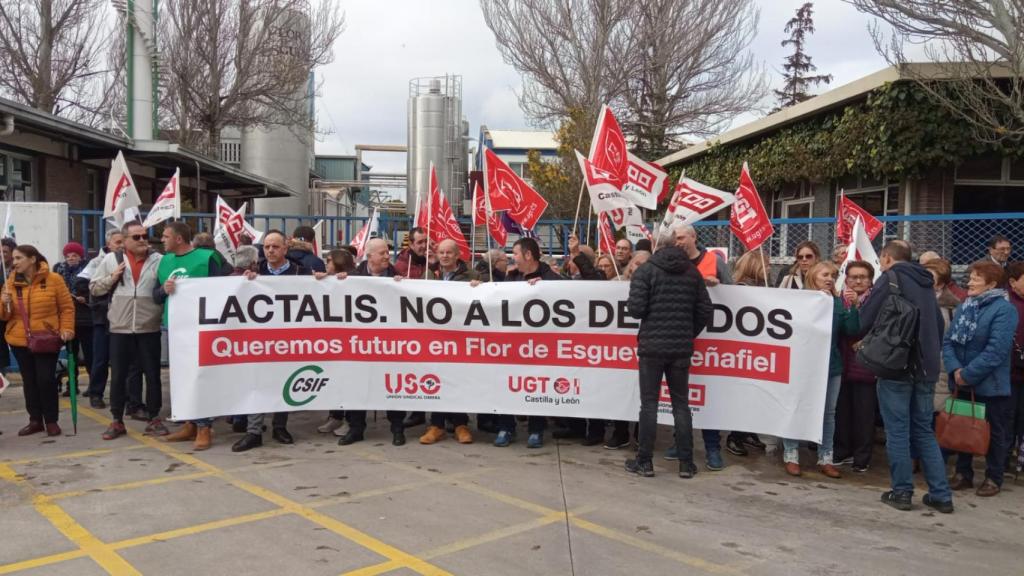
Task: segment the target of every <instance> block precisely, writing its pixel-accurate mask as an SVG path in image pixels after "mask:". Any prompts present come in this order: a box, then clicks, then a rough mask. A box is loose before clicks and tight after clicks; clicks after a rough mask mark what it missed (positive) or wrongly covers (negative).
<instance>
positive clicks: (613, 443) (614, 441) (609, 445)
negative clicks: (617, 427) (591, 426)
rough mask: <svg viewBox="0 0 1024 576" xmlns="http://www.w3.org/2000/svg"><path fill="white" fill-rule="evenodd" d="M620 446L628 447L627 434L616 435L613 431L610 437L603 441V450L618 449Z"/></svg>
mask: <svg viewBox="0 0 1024 576" xmlns="http://www.w3.org/2000/svg"><path fill="white" fill-rule="evenodd" d="M622 448H629V434H623V435H621V436H620V435H618V434H615V433H614V432H613V433H612V437H611V438H609V439H608V441H607V442H605V443H604V449H605V450H619V449H622Z"/></svg>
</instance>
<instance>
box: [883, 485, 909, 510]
mask: <svg viewBox="0 0 1024 576" xmlns="http://www.w3.org/2000/svg"><path fill="white" fill-rule="evenodd" d="M882 502H884V503H886V504H888V505H889V506H892V507H893V508H895V509H897V510H902V511H904V512H906V511H908V510H910V509H911V508H913V507H914V505H913V504H912V503H911V499H910V492H896V491H894V490H890V491H888V492H884V493H882Z"/></svg>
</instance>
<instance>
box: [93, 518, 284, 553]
mask: <svg viewBox="0 0 1024 576" xmlns="http://www.w3.org/2000/svg"><path fill="white" fill-rule="evenodd" d="M289 513H290V512H289V511H288V510H285V509H284V508H275V509H273V510H267V511H264V512H256V513H254V514H245V515H244V516H235V517H233V518H225V519H223V520H214V521H213V522H204V523H203V524H193V525H191V526H185V527H184V528H176V529H174V530H167V531H164V532H157V533H156V534H147V535H146V536H139V537H137V538H128V539H127V540H119V541H117V542H111V543H110V547H111V548H113V549H114V550H123V549H125V548H134V547H136V546H143V545H145V544H152V543H154V542H166V541H167V540H173V539H175V538H181V537H183V536H192V535H194V534H199V533H201V532H209V531H210V530H217V529H218V528H229V527H231V526H238V525H241V524H248V523H250V522H258V521H260V520H266V519H268V518H277V517H278V516H285V515H287V514H289Z"/></svg>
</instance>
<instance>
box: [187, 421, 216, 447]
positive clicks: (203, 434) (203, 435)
mask: <svg viewBox="0 0 1024 576" xmlns="http://www.w3.org/2000/svg"><path fill="white" fill-rule="evenodd" d="M189 424H191V422H189ZM212 432H213V428H211V427H210V426H203V427H201V428H198V427H197V428H196V441H195V444H193V445H192V449H193V450H195V451H196V452H199V451H201V450H206V449H207V448H209V447H210V444H211V443H212V442H213V438H212Z"/></svg>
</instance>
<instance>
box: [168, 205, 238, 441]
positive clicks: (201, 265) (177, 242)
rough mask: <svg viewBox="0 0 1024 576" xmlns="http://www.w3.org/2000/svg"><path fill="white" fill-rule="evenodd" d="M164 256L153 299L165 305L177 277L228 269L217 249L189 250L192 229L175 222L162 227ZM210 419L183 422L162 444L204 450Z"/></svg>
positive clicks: (222, 272) (222, 273) (216, 273)
mask: <svg viewBox="0 0 1024 576" xmlns="http://www.w3.org/2000/svg"><path fill="white" fill-rule="evenodd" d="M162 240H163V243H164V257H163V259H161V260H160V268H159V269H157V280H158V283H157V286H156V288H155V289H154V290H153V299H154V300H156V302H157V303H159V304H164V303H165V302H166V301H167V297H168V296H171V295H173V294H174V283H175V281H176V280H177V279H179V278H208V277H211V276H228V275H230V274H231V267H230V266H229V265H227V264H226V263H225V261H224V257H223V256H221V255H220V252H217V251H216V250H210V249H209V248H193V247H192V229H191V228H189V226H188V224H186V223H184V222H181V221H178V222H171V223H169V224H167V225H166V226H164V234H163V237H162ZM164 325H165V326H167V325H168V324H167V306H164ZM212 425H213V418H203V419H201V420H193V421H191V422H186V423H185V425H184V426H182V427H181V428H179V429H178V430H177V431H176V432H174V433H173V434H171V435H169V436H166V437H164V441H165V442H187V441H190V440H191V441H193V442H194V444H193V447H192V448H193V450H206V449H207V448H209V447H210V443H211V441H212V438H211V436H210V432H211V426H212Z"/></svg>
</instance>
